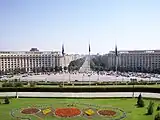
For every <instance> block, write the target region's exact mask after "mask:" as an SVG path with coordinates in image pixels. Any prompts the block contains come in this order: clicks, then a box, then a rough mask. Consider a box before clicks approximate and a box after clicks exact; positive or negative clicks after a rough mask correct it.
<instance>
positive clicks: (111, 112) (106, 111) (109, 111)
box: [98, 110, 116, 117]
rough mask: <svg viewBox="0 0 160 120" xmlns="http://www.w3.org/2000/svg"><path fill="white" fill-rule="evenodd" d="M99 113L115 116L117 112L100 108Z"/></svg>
mask: <svg viewBox="0 0 160 120" xmlns="http://www.w3.org/2000/svg"><path fill="white" fill-rule="evenodd" d="M98 114H99V115H102V116H109V117H113V116H115V115H116V112H115V111H113V110H99V111H98Z"/></svg>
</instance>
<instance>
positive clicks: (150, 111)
mask: <svg viewBox="0 0 160 120" xmlns="http://www.w3.org/2000/svg"><path fill="white" fill-rule="evenodd" d="M153 107H154V103H153V102H152V101H150V103H149V105H148V108H147V114H148V115H152V114H153Z"/></svg>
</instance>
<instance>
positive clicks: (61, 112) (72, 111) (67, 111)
mask: <svg viewBox="0 0 160 120" xmlns="http://www.w3.org/2000/svg"><path fill="white" fill-rule="evenodd" d="M55 114H56V115H57V116H59V117H74V116H77V115H80V114H81V111H80V110H79V109H78V108H57V109H56V110H55Z"/></svg>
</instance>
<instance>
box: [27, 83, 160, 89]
mask: <svg viewBox="0 0 160 120" xmlns="http://www.w3.org/2000/svg"><path fill="white" fill-rule="evenodd" d="M25 87H27V86H25ZM36 87H53V88H57V87H59V86H58V85H36ZM64 87H66V88H73V87H83V88H85V87H86V88H88V86H67V85H65V86H64ZM90 87H97V88H107V87H133V85H99V86H95V85H94V86H90ZM134 87H135V88H139V87H147V88H160V85H159V84H158V85H135V86H134Z"/></svg>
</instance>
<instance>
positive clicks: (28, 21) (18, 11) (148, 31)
mask: <svg viewBox="0 0 160 120" xmlns="http://www.w3.org/2000/svg"><path fill="white" fill-rule="evenodd" d="M159 6H160V0H0V51H7V50H10V51H12V50H13V51H26V50H27V51H28V50H30V48H32V47H36V48H38V49H39V50H42V51H43V50H48V51H50V50H53V51H57V50H58V51H61V48H62V44H64V50H65V53H69V54H70V53H79V54H87V53H88V46H89V45H88V44H89V43H90V46H91V54H96V53H100V54H105V53H108V52H109V51H111V50H114V48H115V44H117V47H118V50H135V49H136V50H144V49H160V7H159Z"/></svg>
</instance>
